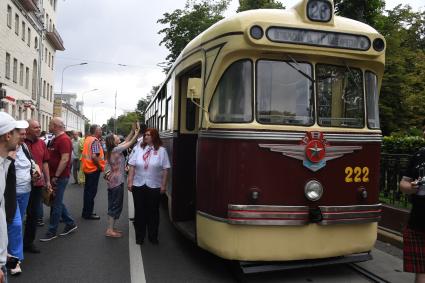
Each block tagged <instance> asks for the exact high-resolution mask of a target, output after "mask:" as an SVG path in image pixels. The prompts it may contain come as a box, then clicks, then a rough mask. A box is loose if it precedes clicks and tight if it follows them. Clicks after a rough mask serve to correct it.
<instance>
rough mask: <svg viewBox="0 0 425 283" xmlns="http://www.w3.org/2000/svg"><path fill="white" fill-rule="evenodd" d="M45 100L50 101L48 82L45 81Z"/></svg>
mask: <svg viewBox="0 0 425 283" xmlns="http://www.w3.org/2000/svg"><path fill="white" fill-rule="evenodd" d="M46 92H47V93H46V100H49V101H50V84H49V83H47V88H46Z"/></svg>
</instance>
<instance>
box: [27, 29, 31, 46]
mask: <svg viewBox="0 0 425 283" xmlns="http://www.w3.org/2000/svg"><path fill="white" fill-rule="evenodd" d="M27 41H28V42H27V44H28V46H31V29H30V28H28V32H27Z"/></svg>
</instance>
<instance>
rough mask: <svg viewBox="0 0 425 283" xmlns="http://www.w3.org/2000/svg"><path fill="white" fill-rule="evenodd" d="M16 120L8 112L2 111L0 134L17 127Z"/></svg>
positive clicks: (0, 115) (0, 114) (0, 113)
mask: <svg viewBox="0 0 425 283" xmlns="http://www.w3.org/2000/svg"><path fill="white" fill-rule="evenodd" d="M16 125H17V123H16V120H15V119H13V117H12V116H10V115H9V114H7V113H6V112H0V136H2V135H4V134H7V133H8V132H10V131H12V130H13V129H16Z"/></svg>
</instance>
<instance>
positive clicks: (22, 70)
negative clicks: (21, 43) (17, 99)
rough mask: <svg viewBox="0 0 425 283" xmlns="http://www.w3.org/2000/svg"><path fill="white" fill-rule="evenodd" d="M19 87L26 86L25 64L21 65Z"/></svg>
mask: <svg viewBox="0 0 425 283" xmlns="http://www.w3.org/2000/svg"><path fill="white" fill-rule="evenodd" d="M19 85H20V86H24V64H22V63H21V64H19Z"/></svg>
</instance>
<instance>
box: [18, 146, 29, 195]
mask: <svg viewBox="0 0 425 283" xmlns="http://www.w3.org/2000/svg"><path fill="white" fill-rule="evenodd" d="M15 168H16V193H18V194H24V193H28V192H30V191H31V161H29V160H28V158H27V156H26V155H25V153H24V151H23V149H22V145H21V146H19V147H18V149H17V150H16V160H15Z"/></svg>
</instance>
